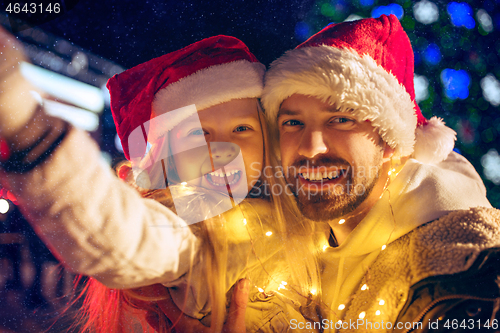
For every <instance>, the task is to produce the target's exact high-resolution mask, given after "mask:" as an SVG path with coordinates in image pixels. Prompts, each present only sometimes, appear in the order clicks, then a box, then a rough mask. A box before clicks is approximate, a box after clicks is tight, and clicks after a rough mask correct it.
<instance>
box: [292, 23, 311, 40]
mask: <svg viewBox="0 0 500 333" xmlns="http://www.w3.org/2000/svg"><path fill="white" fill-rule="evenodd" d="M311 35H312V33H311V28H310V27H309V25H308V24H307V23H306V22H304V21H301V22H298V23H297V24H296V25H295V37H296V38H297V40H298V41H300V42H303V41H305V40H306V39H308V38H309V37H311Z"/></svg>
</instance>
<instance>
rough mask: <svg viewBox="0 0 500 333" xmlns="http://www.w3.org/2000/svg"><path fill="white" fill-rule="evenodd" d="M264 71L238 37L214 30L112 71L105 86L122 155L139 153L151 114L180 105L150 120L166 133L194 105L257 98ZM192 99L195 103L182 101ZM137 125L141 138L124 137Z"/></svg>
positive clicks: (139, 154)
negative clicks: (159, 119)
mask: <svg viewBox="0 0 500 333" xmlns="http://www.w3.org/2000/svg"><path fill="white" fill-rule="evenodd" d="M264 72H265V66H264V65H263V64H261V63H260V62H259V61H258V60H257V58H256V57H255V56H254V55H253V54H252V53H251V52H250V51H249V50H248V47H247V46H246V45H245V44H244V43H243V42H242V41H240V40H239V39H237V38H234V37H229V36H214V37H210V38H206V39H203V40H201V41H199V42H196V43H194V44H191V45H189V46H187V47H185V48H183V49H180V50H178V51H174V52H172V53H168V54H165V55H163V56H161V57H158V58H155V59H152V60H150V61H148V62H145V63H143V64H140V65H138V66H136V67H133V68H131V69H128V70H126V71H124V72H122V73H120V74H117V75H115V76H113V77H112V78H111V79H109V81H108V84H107V87H108V89H109V92H110V95H111V112H112V114H113V118H114V121H115V125H116V129H117V132H118V136H119V137H120V140H121V143H122V146H123V152H124V154H125V157H126V158H127V159H131V157H142V156H143V155H144V153H145V151H146V142H147V141H148V140H147V138H146V136H147V135H151V133H148V132H149V131H148V128H147V127H148V126H147V124H148V121H149V120H150V119H151V118H154V117H157V116H160V115H165V114H167V113H169V112H170V111H173V110H177V111H181V112H177V111H176V112H172V113H171V114H172V117H162V119H163V120H164V122H163V123H162V124H161V126H158V124H156V125H157V127H160V128H161V129H162V130H163V131H164V133H166V132H167V131H168V130H170V129H172V128H173V127H174V126H175V125H177V124H179V123H180V122H181V121H182V120H184V119H186V118H188V117H189V116H190V115H192V114H193V113H195V112H196V111H197V110H198V111H199V110H203V109H206V108H209V107H211V106H214V105H217V104H221V103H224V102H228V101H230V100H232V99H239V98H258V97H260V96H261V93H262V89H263V77H264ZM192 104H194V105H195V107H186V106H189V105H192ZM183 107H186V108H183ZM180 108H183V109H181V110H178V109H180ZM145 125H146V126H145ZM137 130H138V131H139V132H140V133H143V134H144V138H143V139H144V140H135V139H134V140H129V136H130V134H131V133H132V132H134V131H136V132H137ZM131 150H134V152H133V153H132V154H131ZM131 155H132V156H131Z"/></svg>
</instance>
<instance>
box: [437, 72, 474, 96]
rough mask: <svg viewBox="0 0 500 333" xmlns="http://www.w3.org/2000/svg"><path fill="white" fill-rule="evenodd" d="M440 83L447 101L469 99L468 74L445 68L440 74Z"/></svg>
mask: <svg viewBox="0 0 500 333" xmlns="http://www.w3.org/2000/svg"><path fill="white" fill-rule="evenodd" d="M441 82H442V83H443V86H444V92H445V94H446V96H447V97H448V98H449V99H452V100H455V99H457V98H460V99H466V98H467V97H469V85H470V76H469V74H468V73H467V72H466V71H464V70H463V69H461V70H458V71H456V70H454V69H450V68H446V69H444V70H443V71H442V72H441Z"/></svg>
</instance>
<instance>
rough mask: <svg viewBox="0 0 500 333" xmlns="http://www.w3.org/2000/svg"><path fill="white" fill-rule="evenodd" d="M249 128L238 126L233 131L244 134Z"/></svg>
mask: <svg viewBox="0 0 500 333" xmlns="http://www.w3.org/2000/svg"><path fill="white" fill-rule="evenodd" d="M250 129H251V128H250V127H249V126H244V125H242V126H238V127H236V128H235V129H234V131H235V132H245V131H248V130H250Z"/></svg>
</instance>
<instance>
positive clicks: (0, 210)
mask: <svg viewBox="0 0 500 333" xmlns="http://www.w3.org/2000/svg"><path fill="white" fill-rule="evenodd" d="M8 211H9V202H8V201H7V200H5V199H0V214H5V213H7V212H8Z"/></svg>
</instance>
